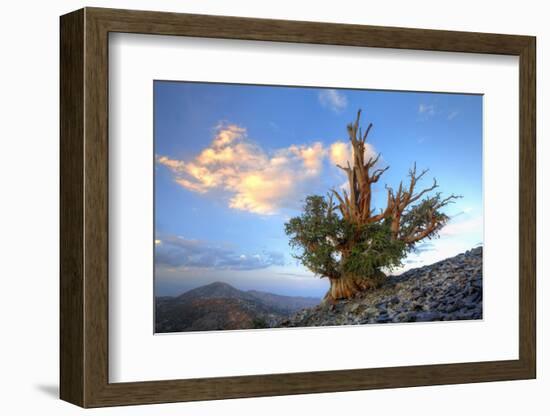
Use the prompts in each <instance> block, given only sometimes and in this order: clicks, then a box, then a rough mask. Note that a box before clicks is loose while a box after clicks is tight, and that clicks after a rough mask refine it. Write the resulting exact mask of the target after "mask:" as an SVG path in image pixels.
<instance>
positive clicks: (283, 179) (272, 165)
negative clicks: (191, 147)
mask: <svg viewBox="0 0 550 416" xmlns="http://www.w3.org/2000/svg"><path fill="white" fill-rule="evenodd" d="M367 152H368V153H372V154H374V150H373V149H372V147H370V146H369V147H368V148H367ZM350 158H351V147H350V145H349V144H347V143H344V142H335V143H333V144H332V145H330V146H329V147H325V146H324V145H323V143H321V142H314V143H312V144H308V145H291V146H289V147H286V148H281V149H277V150H275V151H273V152H271V153H270V154H268V153H267V152H266V151H265V150H263V149H262V148H261V147H260V146H259V145H257V144H255V143H254V142H252V141H251V140H249V139H248V137H247V131H246V129H245V128H243V127H240V126H236V125H233V124H228V125H220V126H218V127H217V130H216V134H215V135H214V138H213V139H212V142H211V143H210V145H209V146H208V147H207V148H205V149H203V150H202V151H201V152H200V153H199V154H198V155H197V156H195V157H194V158H193V159H192V160H190V161H183V160H176V159H171V158H169V157H167V156H157V163H159V164H160V165H163V166H165V167H166V168H168V169H169V170H170V171H171V172H172V174H173V176H174V181H175V182H176V183H177V184H178V185H180V186H181V187H183V188H185V189H187V190H189V191H192V192H197V193H202V194H204V193H207V192H212V193H214V192H217V193H218V194H219V195H220V196H221V197H223V198H226V199H227V205H228V206H229V207H230V208H233V209H238V210H242V211H248V212H252V213H255V214H262V215H272V214H276V213H278V212H279V211H280V209H281V208H283V207H290V206H294V205H295V204H296V203H297V202H298V203H299V201H300V200H301V199H303V197H304V193H305V192H307V190H308V189H311V186H312V185H314V184H315V181H317V180H318V179H319V177H320V175H321V173H322V171H323V163H324V161H326V160H329V161H330V162H331V163H332V164H335V163H346V162H347V161H348V160H350Z"/></svg>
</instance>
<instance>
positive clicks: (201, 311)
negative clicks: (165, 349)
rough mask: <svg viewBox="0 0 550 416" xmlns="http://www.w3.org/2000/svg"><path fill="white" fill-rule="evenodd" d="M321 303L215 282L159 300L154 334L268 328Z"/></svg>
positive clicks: (159, 298) (157, 300)
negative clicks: (246, 289) (297, 312)
mask: <svg viewBox="0 0 550 416" xmlns="http://www.w3.org/2000/svg"><path fill="white" fill-rule="evenodd" d="M319 302H320V299H316V298H305V297H294V296H281V295H275V294H273V293H267V292H260V291H243V290H239V289H236V288H234V287H233V286H231V285H229V284H227V283H222V282H215V283H211V284H209V285H206V286H201V287H198V288H196V289H192V290H190V291H188V292H185V293H183V294H182V295H179V296H176V297H170V296H163V297H158V298H157V299H156V309H155V332H157V333H162V332H184V331H213V330H229V329H254V328H269V327H274V326H277V325H278V323H279V322H280V321H281V320H282V319H284V318H288V317H289V316H290V315H291V314H293V313H295V312H296V311H298V310H300V309H303V308H307V307H311V306H314V305H317V304H318V303H319Z"/></svg>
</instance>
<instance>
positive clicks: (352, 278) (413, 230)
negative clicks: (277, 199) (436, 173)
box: [285, 110, 460, 301]
mask: <svg viewBox="0 0 550 416" xmlns="http://www.w3.org/2000/svg"><path fill="white" fill-rule="evenodd" d="M360 117H361V110H359V111H358V113H357V119H356V120H355V122H354V123H352V124H349V125H348V126H347V131H348V135H349V139H350V142H351V145H352V149H353V164H350V163H349V162H348V163H347V166H340V165H337V166H338V167H339V168H340V169H342V170H343V171H344V172H345V173H346V174H347V178H348V187H349V191H346V190H342V191H341V192H338V191H337V190H335V189H332V190H331V192H329V193H328V194H327V196H326V197H323V196H319V195H312V196H308V197H307V198H306V200H305V204H304V210H303V212H302V214H301V215H300V216H299V217H295V218H292V219H290V221H288V222H287V223H286V224H285V232H286V234H287V235H288V236H289V237H290V245H291V246H292V247H293V248H295V249H297V251H298V254H296V255H295V257H296V258H298V259H299V260H300V261H301V262H302V263H303V264H304V266H306V267H307V268H308V269H310V270H311V271H312V272H313V273H315V274H316V275H318V276H320V277H326V278H328V279H329V280H330V289H329V291H328V292H327V294H326V296H325V300H329V301H331V300H336V299H349V298H351V297H353V296H355V295H356V294H357V293H359V292H362V291H366V290H371V289H375V288H376V287H378V286H379V285H380V283H381V282H382V280H383V279H384V278H385V274H384V273H383V272H382V269H391V268H393V267H396V266H398V265H400V264H401V260H402V259H403V258H404V257H405V255H406V254H407V253H408V252H409V251H411V250H413V249H414V246H415V244H416V243H418V242H419V241H421V240H423V239H431V238H434V237H437V236H438V232H439V231H440V230H441V228H443V226H444V225H445V224H446V223H447V221H448V220H449V217H448V216H447V215H446V214H444V213H443V212H441V208H442V207H444V206H445V205H447V204H449V203H451V202H453V200H454V199H456V198H459V197H460V196H457V195H450V196H448V197H446V198H442V197H441V193H439V192H437V193H432V191H433V190H435V189H436V188H437V187H438V185H437V181H436V180H435V178H434V180H433V184H432V185H431V186H429V187H427V188H424V189H421V190H417V185H418V182H419V181H420V179H422V178H423V177H424V176H425V175H426V173H427V172H428V170H427V169H426V170H422V171H421V172H417V170H416V163H414V165H413V167H412V168H411V169H410V170H409V175H408V183H405V184H404V183H403V181H401V183H400V184H399V188H397V191H395V190H394V189H392V188H391V187H388V186H386V190H387V205H386V208H385V209H379V210H378V211H377V210H375V209H374V208H373V207H372V206H371V202H372V192H373V189H372V186H373V184H375V183H377V182H378V180H379V179H380V177H381V176H382V174H383V173H384V172H386V170H388V169H389V166H386V167H383V168H381V167H378V161H379V159H380V154H378V155H377V156H376V157H369V158H368V160H367V161H365V143H366V140H367V136H368V134H369V132H370V130H371V128H372V123H371V124H369V126H368V127H367V129H366V130H365V131H364V132H363V131H362V130H361V128H360V127H359V120H360Z"/></svg>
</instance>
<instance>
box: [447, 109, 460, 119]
mask: <svg viewBox="0 0 550 416" xmlns="http://www.w3.org/2000/svg"><path fill="white" fill-rule="evenodd" d="M458 114H460V113H459V112H458V111H451V112H450V113H449V115H448V116H447V120H453V119H454V118H456V116H458Z"/></svg>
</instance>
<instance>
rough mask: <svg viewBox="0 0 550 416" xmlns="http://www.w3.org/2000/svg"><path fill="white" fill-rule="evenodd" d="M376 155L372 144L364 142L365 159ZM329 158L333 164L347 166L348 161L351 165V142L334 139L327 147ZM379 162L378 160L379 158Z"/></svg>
mask: <svg viewBox="0 0 550 416" xmlns="http://www.w3.org/2000/svg"><path fill="white" fill-rule="evenodd" d="M376 155H377V153H376V150H375V149H374V146H372V145H371V144H370V143H365V161H367V160H369V159H370V158H371V157H372V158H375V157H376ZM329 158H330V161H331V163H332V164H333V165H340V166H347V164H348V162H349V163H350V165H353V148H352V146H351V143H349V142H347V143H346V142H343V141H336V142H334V143H332V144H331V145H330V147H329ZM379 162H380V160H379Z"/></svg>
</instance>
